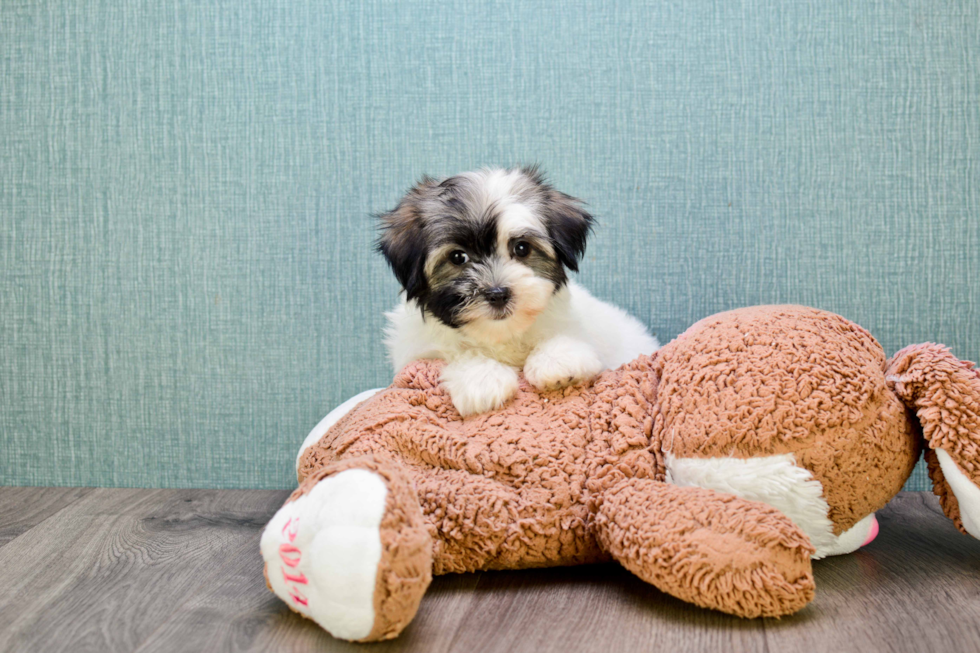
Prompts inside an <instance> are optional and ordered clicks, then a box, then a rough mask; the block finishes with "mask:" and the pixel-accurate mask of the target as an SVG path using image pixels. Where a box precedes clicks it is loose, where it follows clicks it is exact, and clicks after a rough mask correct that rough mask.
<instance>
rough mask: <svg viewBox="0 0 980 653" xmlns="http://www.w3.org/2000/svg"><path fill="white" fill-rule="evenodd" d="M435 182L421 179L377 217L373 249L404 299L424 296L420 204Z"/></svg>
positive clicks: (424, 254) (423, 255)
mask: <svg viewBox="0 0 980 653" xmlns="http://www.w3.org/2000/svg"><path fill="white" fill-rule="evenodd" d="M435 183H436V182H435V180H434V179H431V178H429V177H423V178H422V180H421V181H419V183H417V184H416V185H415V186H414V187H412V189H411V190H410V191H408V193H406V194H405V197H403V198H402V199H401V200H400V201H399V202H398V206H396V207H395V208H394V209H392V210H391V211H388V212H387V213H382V214H380V215H378V216H377V217H378V220H379V221H380V224H379V225H378V228H379V229H380V231H381V233H380V234H379V236H378V241H377V249H378V251H379V252H381V253H382V254H383V255H384V257H385V259H386V260H387V261H388V265H390V266H391V270H392V272H394V273H395V276H396V277H398V281H399V283H401V285H402V288H403V289H404V290H405V296H406V298H407V299H416V298H418V297H421V296H422V295H424V294H425V291H426V290H427V288H428V284H427V283H426V279H425V256H426V245H425V237H424V232H423V229H422V227H423V224H422V206H421V202H422V199H423V197H424V195H425V193H426V191H427V190H429V189H431V188H432V187H434V186H435Z"/></svg>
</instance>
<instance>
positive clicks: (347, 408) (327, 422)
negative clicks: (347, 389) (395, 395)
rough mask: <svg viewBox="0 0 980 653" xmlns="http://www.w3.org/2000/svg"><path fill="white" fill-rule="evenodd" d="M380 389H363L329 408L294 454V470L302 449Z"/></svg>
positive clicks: (308, 446)
mask: <svg viewBox="0 0 980 653" xmlns="http://www.w3.org/2000/svg"><path fill="white" fill-rule="evenodd" d="M382 390H384V388H375V389H373V390H365V391H364V392H362V393H360V394H359V395H355V396H353V397H351V398H350V399H348V400H347V401H345V402H344V403H342V404H340V405H339V406H337V407H336V408H334V409H333V410H331V411H330V412H329V413H327V416H326V417H324V418H323V419H321V420H320V423H319V424H317V425H316V426H314V427H313V430H312V431H310V434H309V435H308V436H306V439H305V440H303V444H302V446H300V448H299V453H298V454H296V470H297V471H299V460H300V458H302V457H303V452H304V451H306V450H307V449H309V448H310V447H312V446H313V445H314V444H316V443H317V442H319V441H320V438H322V437H323V436H324V435H325V434H326V433H327V431H329V430H330V427H331V426H333V425H334V424H336V423H337V422H339V421H340V418H342V417H343V416H344V415H346V414H347V413H349V412H351V411H352V410H354V408H355V407H356V406H357V404H359V403H361V402H362V401H366V400H367V399H370V398H371V397H373V396H374V395H376V394H378V393H379V392H381V391H382Z"/></svg>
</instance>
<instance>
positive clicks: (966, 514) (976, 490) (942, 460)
mask: <svg viewBox="0 0 980 653" xmlns="http://www.w3.org/2000/svg"><path fill="white" fill-rule="evenodd" d="M936 458H938V459H939V466H940V467H941V468H942V470H943V476H945V477H946V482H947V483H949V487H950V489H951V490H952V491H953V494H954V495H955V496H956V502H957V503H958V504H959V505H960V521H962V522H963V528H965V529H966V532H967V533H969V534H970V535H972V536H973V537H975V538H977V539H980V487H977V486H976V485H974V484H973V482H972V481H971V480H970V479H968V478H967V477H966V474H964V473H963V472H962V471H960V468H959V466H958V465H957V464H956V461H955V460H953V459H952V458H951V457H950V455H949V454H948V453H946V451H945V450H944V449H936Z"/></svg>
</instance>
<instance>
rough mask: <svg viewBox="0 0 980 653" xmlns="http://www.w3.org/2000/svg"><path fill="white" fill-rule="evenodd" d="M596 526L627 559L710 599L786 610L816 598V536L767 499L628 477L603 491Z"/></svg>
mask: <svg viewBox="0 0 980 653" xmlns="http://www.w3.org/2000/svg"><path fill="white" fill-rule="evenodd" d="M596 530H597V534H598V539H599V542H600V543H601V544H602V546H603V548H605V549H606V551H608V552H609V553H610V554H612V556H613V557H614V558H615V559H616V560H618V561H619V562H620V563H621V564H622V565H623V566H624V567H626V568H627V569H629V570H630V571H631V572H633V573H634V574H636V575H637V576H639V577H640V578H642V579H643V580H645V581H647V582H648V583H651V584H652V585H655V586H656V587H658V588H659V589H661V590H663V591H664V592H667V593H668V594H672V595H674V596H676V597H677V598H679V599H683V600H685V601H690V602H691V603H694V604H696V605H700V606H702V607H706V608H714V609H716V610H721V611H722V612H727V613H729V614H734V615H737V616H740V617H778V616H781V615H788V614H792V613H794V612H796V611H798V610H800V609H801V608H803V607H804V606H805V605H806V604H807V603H809V602H810V600H811V599H813V595H814V581H813V572H812V569H811V565H810V556H811V555H812V554H813V552H814V548H813V545H812V544H811V543H810V539H809V538H808V537H807V536H806V534H805V533H804V532H803V531H802V530H801V529H800V528H799V527H797V526H796V525H795V524H794V523H793V522H792V520H790V519H789V518H788V517H786V516H785V515H784V514H783V513H781V512H780V511H778V510H776V509H775V508H773V507H771V506H768V505H766V504H763V503H759V502H756V501H747V500H745V499H742V498H739V497H736V496H735V495H733V494H724V493H720V492H716V491H714V490H708V489H704V488H698V487H677V486H674V485H669V484H667V483H660V482H657V481H653V480H650V479H628V480H626V481H623V482H621V483H618V484H617V485H615V486H613V487H612V488H611V489H610V490H608V491H606V492H605V493H604V494H603V496H602V504H601V506H600V508H599V511H598V514H597V515H596Z"/></svg>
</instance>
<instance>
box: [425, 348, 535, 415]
mask: <svg viewBox="0 0 980 653" xmlns="http://www.w3.org/2000/svg"><path fill="white" fill-rule="evenodd" d="M441 380H442V386H443V387H444V388H445V389H446V390H448V391H449V396H450V397H451V398H452V400H453V406H455V407H456V410H458V411H459V414H460V415H462V416H463V417H466V416H467V415H476V414H477V413H485V412H487V411H488V410H496V409H497V408H500V407H501V406H503V405H504V404H505V403H507V402H508V401H510V399H511V398H512V397H513V396H514V395H515V394H517V372H516V371H515V370H514V368H513V367H510V366H508V365H504V364H503V363H498V362H497V361H495V360H493V359H491V358H486V357H483V356H473V357H468V358H463V359H459V360H455V361H453V362H451V363H449V364H448V365H446V366H445V367H444V368H443V369H442V379H441Z"/></svg>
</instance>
